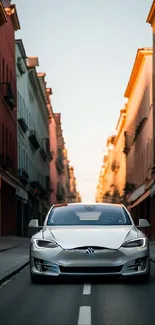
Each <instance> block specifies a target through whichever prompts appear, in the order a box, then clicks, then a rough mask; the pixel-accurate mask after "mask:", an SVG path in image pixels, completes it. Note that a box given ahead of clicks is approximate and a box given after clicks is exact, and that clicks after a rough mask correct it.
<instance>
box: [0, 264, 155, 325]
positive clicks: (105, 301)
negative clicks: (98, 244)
mask: <svg viewBox="0 0 155 325" xmlns="http://www.w3.org/2000/svg"><path fill="white" fill-rule="evenodd" d="M151 272H152V278H151V281H150V283H149V284H136V283H130V282H129V283H128V282H122V281H119V280H105V281H104V282H103V281H102V282H101V280H98V281H90V282H89V283H86V282H85V281H83V280H84V279H83V280H80V281H78V282H77V281H72V282H68V281H66V282H64V283H58V284H51V283H44V284H41V285H32V284H31V283H30V279H29V270H28V269H25V270H23V271H21V272H20V273H19V274H18V275H16V276H15V277H14V278H12V279H11V280H9V281H8V282H6V283H4V284H3V285H2V286H1V287H0V324H1V325H58V324H59V325H68V324H70V325H154V324H155V264H152V271H151Z"/></svg>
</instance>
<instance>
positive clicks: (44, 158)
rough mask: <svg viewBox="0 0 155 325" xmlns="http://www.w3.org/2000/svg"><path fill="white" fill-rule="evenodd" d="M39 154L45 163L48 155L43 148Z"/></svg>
mask: <svg viewBox="0 0 155 325" xmlns="http://www.w3.org/2000/svg"><path fill="white" fill-rule="evenodd" d="M39 153H40V156H41V157H42V159H43V160H44V161H45V160H46V158H47V154H46V151H45V149H44V148H43V147H41V148H40V150H39Z"/></svg>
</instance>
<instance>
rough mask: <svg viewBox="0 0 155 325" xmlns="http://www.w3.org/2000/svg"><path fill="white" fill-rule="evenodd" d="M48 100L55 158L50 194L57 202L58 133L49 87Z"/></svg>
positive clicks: (50, 134) (53, 200)
mask: <svg viewBox="0 0 155 325" xmlns="http://www.w3.org/2000/svg"><path fill="white" fill-rule="evenodd" d="M46 92H47V102H48V104H47V105H48V111H49V138H50V150H52V152H53V159H52V160H51V162H50V179H51V183H52V189H53V191H52V192H51V194H50V203H51V204H55V203H57V197H56V195H57V184H58V172H57V168H56V161H57V134H56V121H55V117H54V114H53V109H52V105H51V101H50V90H49V89H47V90H46Z"/></svg>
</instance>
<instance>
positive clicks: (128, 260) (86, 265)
mask: <svg viewBox="0 0 155 325" xmlns="http://www.w3.org/2000/svg"><path fill="white" fill-rule="evenodd" d="M149 268H150V256H149V247H143V248H120V249H118V250H112V249H103V250H101V251H100V252H95V253H94V254H90V255H88V254H86V253H85V251H80V250H77V251H75V250H62V249H61V248H59V247H58V248H54V249H50V248H43V249H37V248H35V247H34V246H31V250H30V272H31V273H33V274H36V275H44V276H52V277H59V276H60V277H61V276H122V277H132V276H139V275H142V274H147V273H148V272H149Z"/></svg>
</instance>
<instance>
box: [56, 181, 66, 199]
mask: <svg viewBox="0 0 155 325" xmlns="http://www.w3.org/2000/svg"><path fill="white" fill-rule="evenodd" d="M56 197H57V200H58V201H59V202H60V201H64V200H65V190H64V187H63V186H62V184H61V183H58V185H57V194H56Z"/></svg>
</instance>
